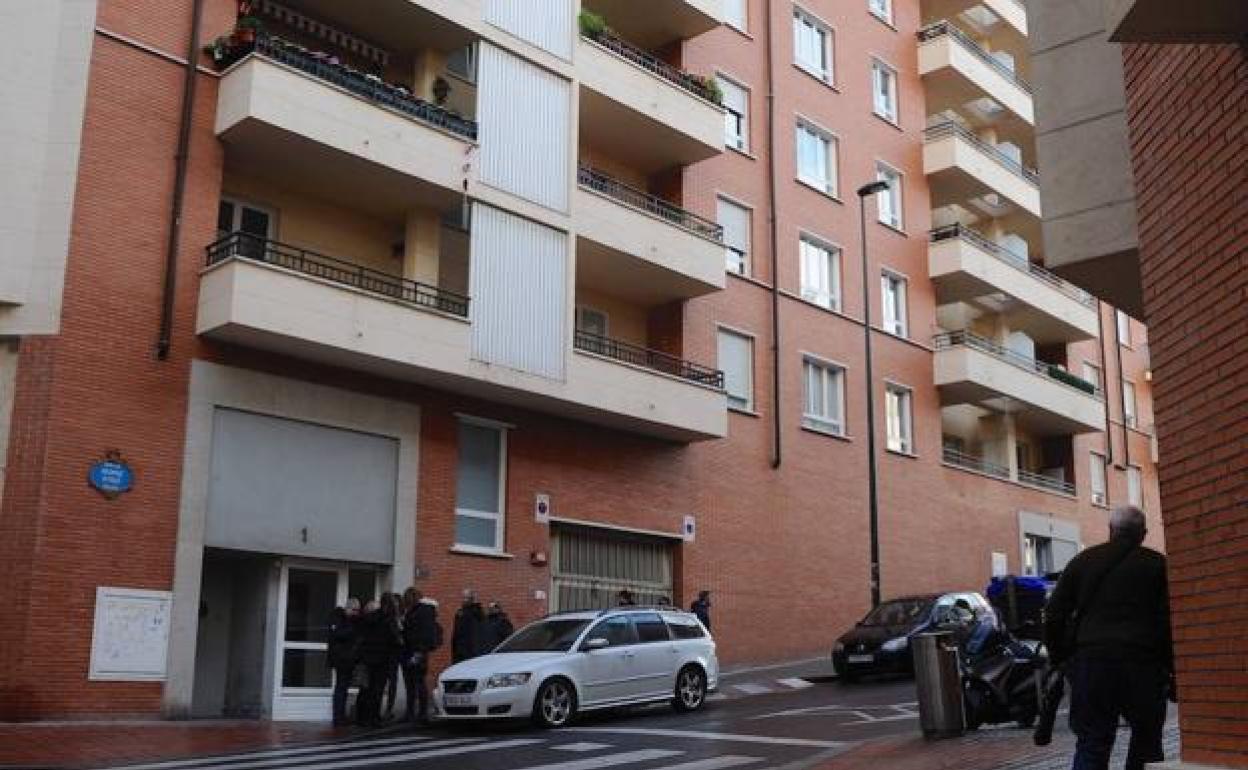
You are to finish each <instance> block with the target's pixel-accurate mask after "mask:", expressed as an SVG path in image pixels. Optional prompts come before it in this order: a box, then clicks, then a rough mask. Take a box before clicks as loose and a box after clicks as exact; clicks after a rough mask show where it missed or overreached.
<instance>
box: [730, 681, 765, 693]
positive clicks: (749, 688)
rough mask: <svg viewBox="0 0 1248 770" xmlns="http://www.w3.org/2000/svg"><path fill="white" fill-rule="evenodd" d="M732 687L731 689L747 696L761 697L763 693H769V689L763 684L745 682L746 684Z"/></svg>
mask: <svg viewBox="0 0 1248 770" xmlns="http://www.w3.org/2000/svg"><path fill="white" fill-rule="evenodd" d="M732 687H733V689H736V690H740V691H741V692H743V693H746V694H747V695H762V694H763V693H768V692H771V688H770V687H768V686H767V685H765V684H752V683H748V682H747V683H746V684H734V685H733V686H732Z"/></svg>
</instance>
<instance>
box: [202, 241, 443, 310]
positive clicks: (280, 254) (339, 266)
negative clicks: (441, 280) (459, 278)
mask: <svg viewBox="0 0 1248 770" xmlns="http://www.w3.org/2000/svg"><path fill="white" fill-rule="evenodd" d="M233 257H241V258H243V259H250V260H252V261H255V262H264V263H266V264H270V265H276V266H278V267H284V268H286V269H287V270H294V271H295V272H299V273H303V274H304V275H310V276H314V277H316V278H321V279H324V280H326V281H332V282H334V283H340V284H342V285H344V286H350V287H352V288H355V289H361V290H363V291H367V292H370V293H372V294H378V295H381V296H384V297H388V298H390V299H394V300H398V301H399V302H402V303H404V304H408V305H414V306H416V307H419V308H425V309H430V310H439V311H441V312H443V313H449V314H451V315H456V316H459V317H461V318H467V317H468V298H467V297H465V296H463V295H462V294H456V293H455V292H453V291H447V290H446V289H439V288H438V287H436V286H429V285H428V284H423V283H418V282H416V281H409V280H408V279H406V278H400V277H399V276H397V275H390V274H388V273H382V272H380V271H377V270H373V269H372V268H368V267H364V266H362V265H357V264H353V263H351V262H345V261H343V260H341V259H334V258H333V257H327V256H325V255H324V254H317V253H316V252H315V251H308V250H307V249H299V248H296V247H294V246H287V245H286V244H284V243H278V242H277V241H271V240H268V239H267V238H259V237H256V236H254V235H249V234H247V233H230V234H229V235H227V236H225V237H224V238H222V239H220V240H219V241H217V242H216V243H214V244H212V245H211V246H209V247H208V264H209V265H215V264H217V263H218V262H222V261H224V260H227V259H230V258H233Z"/></svg>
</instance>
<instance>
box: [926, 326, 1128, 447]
mask: <svg viewBox="0 0 1248 770" xmlns="http://www.w3.org/2000/svg"><path fill="white" fill-rule="evenodd" d="M933 343H934V346H935V348H936V356H935V361H934V368H935V374H936V387H937V388H938V389H939V391H940V396H941V403H942V404H943V405H945V406H950V405H953V404H975V405H977V406H980V407H983V408H985V409H990V410H992V411H996V412H1011V413H1013V414H1014V416H1015V419H1016V420H1017V422H1018V423H1019V425H1020V426H1023V427H1024V428H1026V429H1027V430H1029V431H1030V432H1033V433H1037V434H1041V435H1069V434H1077V433H1089V432H1093V431H1099V430H1104V429H1105V402H1104V401H1103V399H1102V397H1101V394H1100V393H1099V391H1097V389H1096V388H1095V387H1094V386H1093V385H1092V384H1091V383H1088V382H1085V381H1084V380H1082V379H1080V378H1078V377H1076V376H1074V375H1072V374H1069V373H1068V372H1064V371H1062V370H1060V369H1058V368H1057V367H1055V366H1051V365H1049V364H1046V363H1044V362H1042V361H1036V360H1035V359H1032V358H1028V357H1027V356H1023V355H1020V354H1019V353H1016V352H1014V351H1011V350H1007V349H1005V348H1003V347H1001V346H999V345H996V344H994V343H993V342H991V341H990V340H986V339H984V338H982V337H979V336H977V335H975V334H972V333H970V332H951V333H948V334H941V335H938V336H937V337H936V338H935V339H934V340H933Z"/></svg>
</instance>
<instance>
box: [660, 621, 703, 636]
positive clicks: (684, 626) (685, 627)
mask: <svg viewBox="0 0 1248 770" xmlns="http://www.w3.org/2000/svg"><path fill="white" fill-rule="evenodd" d="M667 627H668V628H670V629H671V631H672V638H673V639H701V638H703V637H704V636H706V632H704V631H703V630H702V624H700V623H698V621H697V620H696V619H694V618H691V617H688V616H686V615H668V616H667Z"/></svg>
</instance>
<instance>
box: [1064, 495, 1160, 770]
mask: <svg viewBox="0 0 1248 770" xmlns="http://www.w3.org/2000/svg"><path fill="white" fill-rule="evenodd" d="M1145 534H1147V529H1146V527H1145V519H1144V512H1143V511H1141V510H1140V509H1139V508H1136V507H1134V506H1124V507H1122V508H1118V509H1116V510H1115V511H1114V512H1113V514H1112V515H1111V516H1110V523H1109V542H1107V543H1103V544H1101V545H1097V546H1093V547H1092V548H1089V549H1087V550H1086V551H1084V552H1083V553H1080V554H1079V555H1078V556H1076V557H1075V558H1074V559H1072V560H1071V562H1070V564H1068V565H1067V566H1066V569H1065V571H1064V572H1063V573H1062V577H1061V579H1060V580H1059V581H1058V584H1057V588H1056V589H1055V590H1054V591H1053V596H1052V597H1051V598H1050V599H1049V603H1048V606H1047V607H1046V608H1045V627H1044V639H1045V645H1046V646H1047V647H1048V649H1049V654H1050V657H1051V659H1052V661H1053V663H1054V664H1055V665H1061V664H1063V663H1066V664H1068V671H1067V673H1068V675H1069V677H1070V681H1071V696H1070V697H1071V703H1070V727H1071V730H1072V731H1074V733H1075V735H1076V736H1077V738H1078V741H1077V743H1076V746H1075V761H1074V770H1106V768H1108V767H1109V756H1110V752H1111V751H1112V750H1113V748H1114V738H1115V734H1116V733H1117V730H1118V718H1119V716H1122V717H1123V718H1125V719H1126V720H1127V723H1128V724H1130V726H1131V745H1130V749H1129V751H1128V753H1127V763H1126V770H1143V767H1144V765H1145V763H1150V762H1160V761H1162V760H1163V759H1164V754H1163V751H1162V745H1161V737H1162V729H1163V728H1164V726H1165V721H1166V693H1167V691H1168V689H1169V687H1170V677H1171V672H1172V671H1173V669H1174V662H1173V650H1172V648H1171V640H1170V601H1169V596H1168V593H1167V586H1166V558H1165V557H1164V556H1162V555H1161V554H1160V553H1158V552H1156V551H1154V550H1152V549H1151V548H1145V547H1144V546H1143V545H1142V544H1143V542H1144V536H1145Z"/></svg>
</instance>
